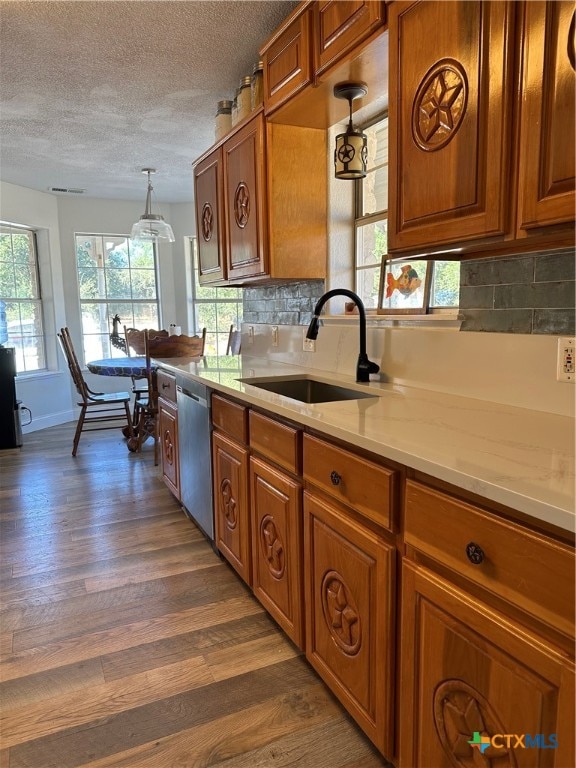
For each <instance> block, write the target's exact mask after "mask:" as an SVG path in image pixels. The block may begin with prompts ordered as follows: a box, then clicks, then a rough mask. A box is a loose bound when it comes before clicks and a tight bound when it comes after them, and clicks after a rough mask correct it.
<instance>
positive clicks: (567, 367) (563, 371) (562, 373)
mask: <svg viewBox="0 0 576 768" xmlns="http://www.w3.org/2000/svg"><path fill="white" fill-rule="evenodd" d="M556 379H557V380H558V381H571V382H572V383H574V382H576V369H575V367H574V339H573V338H567V337H564V338H560V339H558V358H557V363H556Z"/></svg>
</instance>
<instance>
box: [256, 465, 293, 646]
mask: <svg viewBox="0 0 576 768" xmlns="http://www.w3.org/2000/svg"><path fill="white" fill-rule="evenodd" d="M250 491H251V493H250V498H251V515H252V520H251V523H252V574H253V578H252V588H253V590H254V594H255V595H256V597H258V599H259V600H260V601H261V602H262V604H263V605H264V607H265V608H266V609H267V610H268V612H269V613H270V614H271V615H272V616H273V617H274V619H276V621H277V622H278V624H280V626H281V627H282V629H283V630H284V631H285V632H286V634H287V635H288V637H290V639H291V640H293V641H294V642H295V643H296V645H297V646H298V647H299V648H302V647H303V643H304V611H303V600H302V487H301V485H300V483H298V482H296V481H294V480H292V479H291V478H289V477H288V476H287V475H284V474H283V473H282V472H278V471H277V470H275V469H273V468H272V467H270V466H268V465H267V464H266V463H265V462H263V461H260V459H255V458H251V459H250Z"/></svg>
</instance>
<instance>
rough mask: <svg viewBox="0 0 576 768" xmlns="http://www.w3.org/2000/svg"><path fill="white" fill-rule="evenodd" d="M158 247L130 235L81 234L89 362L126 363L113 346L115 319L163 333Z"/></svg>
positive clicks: (79, 265) (79, 259) (79, 268)
mask: <svg viewBox="0 0 576 768" xmlns="http://www.w3.org/2000/svg"><path fill="white" fill-rule="evenodd" d="M156 261H157V260H156V247H155V245H154V243H151V242H144V241H136V240H130V239H129V237H128V235H100V234H99V235H95V234H76V268H77V273H78V290H79V294H80V315H81V322H82V340H83V352H84V361H85V362H86V361H88V360H95V359H100V358H103V357H122V356H123V355H124V353H123V351H122V350H120V349H117V348H116V347H114V346H113V345H112V344H111V341H110V333H111V332H112V329H113V319H114V317H115V316H116V315H118V317H119V318H120V327H119V330H120V332H122V331H123V326H126V327H127V328H139V329H144V328H159V327H160V307H159V301H158V278H157V264H156Z"/></svg>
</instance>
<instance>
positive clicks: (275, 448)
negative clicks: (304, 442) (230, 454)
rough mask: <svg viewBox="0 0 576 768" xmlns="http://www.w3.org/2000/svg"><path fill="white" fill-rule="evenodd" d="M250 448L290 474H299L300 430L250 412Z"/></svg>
mask: <svg viewBox="0 0 576 768" xmlns="http://www.w3.org/2000/svg"><path fill="white" fill-rule="evenodd" d="M250 446H251V447H252V448H254V450H256V451H258V452H259V453H262V454H264V456H267V457H268V458H269V459H272V461H275V462H276V463H277V464H280V466H282V467H285V468H286V469H288V470H289V471H290V472H294V473H298V472H299V470H300V431H299V430H297V429H294V428H293V427H288V426H286V424H280V423H279V422H277V421H274V420H273V419H269V418H267V417H266V416H262V414H260V413H254V411H250Z"/></svg>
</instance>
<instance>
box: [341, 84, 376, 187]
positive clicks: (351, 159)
mask: <svg viewBox="0 0 576 768" xmlns="http://www.w3.org/2000/svg"><path fill="white" fill-rule="evenodd" d="M367 93H368V88H367V87H366V85H364V83H340V84H339V85H335V86H334V96H336V97H337V98H339V99H346V100H347V101H348V104H349V106H350V119H349V122H348V128H347V129H346V132H345V133H339V134H338V136H336V147H335V149H334V172H335V175H336V178H337V179H363V178H364V176H366V160H367V155H368V140H367V138H366V134H365V133H362V131H356V130H354V126H353V125H352V102H353V101H354V99H358V98H360V97H361V96H366V94H367Z"/></svg>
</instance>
